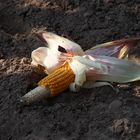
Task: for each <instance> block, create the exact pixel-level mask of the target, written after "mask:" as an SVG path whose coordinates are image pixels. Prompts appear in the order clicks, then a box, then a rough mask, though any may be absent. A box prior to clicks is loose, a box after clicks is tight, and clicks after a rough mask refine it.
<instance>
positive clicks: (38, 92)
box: [20, 86, 50, 105]
mask: <svg viewBox="0 0 140 140" xmlns="http://www.w3.org/2000/svg"><path fill="white" fill-rule="evenodd" d="M49 96H50V90H49V89H48V88H45V87H41V86H38V87H36V88H35V89H33V90H31V91H29V92H28V93H27V94H25V95H24V96H23V97H21V98H20V103H22V104H26V105H29V104H31V103H33V102H36V101H40V100H42V99H43V98H47V97H49Z"/></svg>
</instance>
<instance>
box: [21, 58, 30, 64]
mask: <svg viewBox="0 0 140 140" xmlns="http://www.w3.org/2000/svg"><path fill="white" fill-rule="evenodd" d="M20 63H21V64H29V62H28V59H27V58H26V57H23V58H22V59H21V61H20Z"/></svg>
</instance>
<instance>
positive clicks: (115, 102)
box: [109, 100, 122, 111]
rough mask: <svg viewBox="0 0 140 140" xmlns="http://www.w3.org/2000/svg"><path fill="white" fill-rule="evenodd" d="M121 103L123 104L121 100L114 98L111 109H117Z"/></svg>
mask: <svg viewBox="0 0 140 140" xmlns="http://www.w3.org/2000/svg"><path fill="white" fill-rule="evenodd" d="M121 105H122V102H121V101H120V100H114V101H113V102H111V103H110V105H109V110H110V111H116V110H118V109H119V108H120V106H121Z"/></svg>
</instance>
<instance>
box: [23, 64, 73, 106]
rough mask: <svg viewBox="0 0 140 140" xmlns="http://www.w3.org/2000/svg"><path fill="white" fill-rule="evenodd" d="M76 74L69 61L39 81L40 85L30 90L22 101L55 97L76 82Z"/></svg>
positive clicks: (28, 101)
mask: <svg viewBox="0 0 140 140" xmlns="http://www.w3.org/2000/svg"><path fill="white" fill-rule="evenodd" d="M74 79H75V75H74V73H73V71H72V69H71V67H70V65H69V64H68V63H66V64H65V65H63V66H62V67H60V68H59V69H57V70H55V71H54V72H52V73H51V74H49V75H48V76H46V77H45V78H43V79H42V80H41V81H40V82H39V83H38V87H36V88H35V89H33V90H31V91H29V92H28V93H27V94H25V95H24V96H23V97H21V100H20V101H21V102H22V103H25V104H30V103H32V102H35V101H38V100H41V99H42V98H45V97H46V98H47V97H53V96H56V95H58V94H59V93H61V92H63V91H64V90H66V89H67V88H68V87H69V85H70V84H71V83H72V82H74Z"/></svg>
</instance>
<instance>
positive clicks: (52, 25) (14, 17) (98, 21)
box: [0, 0, 140, 140]
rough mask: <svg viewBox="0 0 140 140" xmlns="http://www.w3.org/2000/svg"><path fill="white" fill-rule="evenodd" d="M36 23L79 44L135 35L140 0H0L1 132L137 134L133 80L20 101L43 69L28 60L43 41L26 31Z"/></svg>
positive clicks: (138, 107)
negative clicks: (114, 87)
mask: <svg viewBox="0 0 140 140" xmlns="http://www.w3.org/2000/svg"><path fill="white" fill-rule="evenodd" d="M42 28H43V29H44V28H45V29H46V30H48V31H53V32H55V33H57V34H59V35H64V36H66V37H68V38H70V39H73V40H74V41H76V42H77V43H79V44H80V45H81V46H82V47H83V49H87V48H90V47H92V46H94V45H95V44H98V43H102V42H106V41H110V40H114V39H120V38H124V37H135V36H140V1H139V0H133V1H130V0H86V1H84V0H1V1H0V140H139V139H140V86H139V82H137V83H133V84H126V85H123V86H122V85H120V86H118V88H119V93H118V94H116V93H114V91H112V89H110V88H109V87H103V88H97V89H92V90H84V89H83V90H82V91H81V92H80V93H77V94H76V93H72V92H70V91H66V92H64V93H63V94H61V95H60V96H58V97H55V98H53V99H49V100H47V101H43V102H39V103H36V104H33V105H31V106H21V105H20V104H19V102H18V99H19V98H20V97H21V96H22V95H24V94H25V93H26V92H28V91H29V90H31V89H33V88H34V87H35V86H36V83H37V82H38V81H39V80H40V79H41V78H42V77H43V76H44V74H43V73H40V72H39V71H36V70H35V69H33V68H32V67H31V66H30V62H31V58H30V54H31V52H32V50H34V49H35V48H37V47H39V46H41V45H42V44H41V42H39V40H37V39H36V38H35V37H34V35H33V34H32V32H33V31H34V30H40V29H42ZM135 53H137V55H139V54H140V53H139V52H138V51H135Z"/></svg>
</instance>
